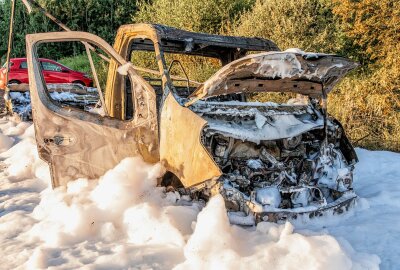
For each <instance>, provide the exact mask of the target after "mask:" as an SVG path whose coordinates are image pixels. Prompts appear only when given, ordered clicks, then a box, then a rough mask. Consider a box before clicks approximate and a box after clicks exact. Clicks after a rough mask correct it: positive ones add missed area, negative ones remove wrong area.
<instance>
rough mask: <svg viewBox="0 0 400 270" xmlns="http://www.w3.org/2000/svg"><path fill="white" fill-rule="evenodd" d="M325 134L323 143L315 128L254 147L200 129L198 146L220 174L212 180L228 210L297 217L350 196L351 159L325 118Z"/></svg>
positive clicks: (339, 134)
mask: <svg viewBox="0 0 400 270" xmlns="http://www.w3.org/2000/svg"><path fill="white" fill-rule="evenodd" d="M327 131H328V136H327V139H326V140H325V130H324V129H323V128H322V129H321V128H319V129H313V130H310V131H307V132H304V133H302V134H299V135H297V136H294V137H290V138H283V139H277V140H264V141H260V142H259V143H255V142H250V141H244V140H241V139H235V138H232V137H229V136H226V134H224V135H222V134H218V133H216V132H215V131H212V130H209V129H207V128H206V129H204V131H203V134H202V143H203V145H204V146H205V147H206V148H207V150H208V151H209V153H210V154H211V155H212V156H213V158H214V160H215V162H216V163H217V164H218V166H219V167H220V169H221V171H222V172H223V174H222V176H221V177H220V178H219V180H218V181H219V182H220V185H221V188H220V193H221V194H222V195H223V196H224V198H225V202H226V207H227V209H228V211H232V212H238V211H240V212H244V213H246V214H250V213H251V214H253V215H256V216H257V214H261V213H263V212H266V211H272V212H278V211H294V212H302V211H308V210H312V209H318V208H321V207H325V206H327V205H329V204H332V203H334V202H335V201H337V200H338V199H339V200H340V199H341V197H345V196H344V195H346V194H348V193H353V192H352V179H353V169H354V167H353V163H355V160H348V159H349V158H347V159H346V158H345V156H344V154H343V153H342V151H341V148H343V145H342V144H343V137H344V136H345V135H344V133H343V128H342V127H341V126H340V124H338V123H336V122H335V121H334V120H333V119H331V118H328V121H327ZM344 152H345V151H344ZM346 156H347V157H348V156H349V155H346ZM264 220H265V218H264Z"/></svg>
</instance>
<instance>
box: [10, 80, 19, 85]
mask: <svg viewBox="0 0 400 270" xmlns="http://www.w3.org/2000/svg"><path fill="white" fill-rule="evenodd" d="M20 83H21V82H20V81H18V80H10V81H8V84H20Z"/></svg>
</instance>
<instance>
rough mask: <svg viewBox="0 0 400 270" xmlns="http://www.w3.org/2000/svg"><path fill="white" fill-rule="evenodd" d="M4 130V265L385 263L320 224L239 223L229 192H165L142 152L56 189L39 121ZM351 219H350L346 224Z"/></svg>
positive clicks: (0, 235)
mask: <svg viewBox="0 0 400 270" xmlns="http://www.w3.org/2000/svg"><path fill="white" fill-rule="evenodd" d="M0 130H1V133H0V134H1V135H0V148H1V150H2V151H3V153H2V154H1V155H0V157H1V158H2V160H3V164H4V171H3V173H2V175H1V176H0V248H1V250H2V256H0V265H2V267H4V268H5V269H13V268H21V269H23V268H27V269H41V268H48V267H55V268H62V269H65V268H73V269H76V268H84V269H127V268H129V267H132V268H134V269H171V268H176V269H263V268H271V269H298V268H299V265H301V268H303V269H378V268H379V264H380V259H379V257H378V256H376V255H370V254H367V253H360V252H357V251H355V250H353V248H352V247H351V246H350V244H349V243H348V242H347V241H346V240H344V239H343V238H339V239H336V238H335V237H334V236H331V235H329V234H328V232H327V231H326V230H324V231H321V229H320V228H316V229H314V231H309V230H308V231H305V230H304V229H303V231H301V233H300V232H299V231H296V229H295V227H293V225H292V224H290V223H286V224H283V225H278V224H273V223H267V222H262V223H259V224H258V225H257V227H256V228H241V227H237V226H232V225H230V224H229V220H228V218H227V215H226V209H225V206H224V201H223V199H222V197H220V196H215V197H213V198H212V199H211V200H210V201H209V202H208V203H207V205H206V206H205V207H204V208H202V206H201V205H200V204H198V203H191V202H189V201H187V200H185V198H181V197H180V196H179V194H176V193H172V192H169V193H165V192H164V190H163V189H162V188H159V187H156V182H157V178H158V177H160V176H161V175H162V174H163V173H164V169H163V168H162V166H161V165H160V164H155V165H150V164H146V163H145V162H143V161H142V159H141V158H139V157H132V158H127V159H125V160H123V161H121V163H120V164H118V165H117V166H116V167H115V168H114V169H112V170H110V171H108V172H107V173H106V174H105V175H104V176H102V177H100V179H98V180H90V181H89V180H87V179H78V180H77V181H74V182H71V183H70V184H69V185H68V186H67V187H65V188H57V189H56V190H52V189H51V187H50V176H49V170H48V166H47V165H46V164H45V163H44V162H43V161H41V160H40V159H39V158H38V154H37V150H36V145H35V141H34V131H33V126H30V127H28V126H27V125H24V124H17V123H15V122H14V121H9V120H6V119H2V120H0ZM11 130H14V131H13V132H11ZM5 134H9V135H5ZM12 144H14V145H13V146H12ZM11 146H12V147H11ZM364 154H368V153H364ZM398 172H399V171H398ZM399 174H400V173H399ZM357 211H368V210H365V208H362V209H359V210H357ZM349 216H350V217H346V216H345V217H342V218H343V220H344V221H345V222H346V220H350V219H351V215H349ZM336 219H337V218H336ZM311 222H313V221H311ZM317 223H318V221H317ZM302 226H303V227H304V226H305V228H307V226H306V225H304V224H302ZM345 230H346V229H343V230H342V231H341V232H344V231H345ZM347 230H348V233H349V234H352V233H353V231H354V230H353V228H351V227H348V228H347ZM358 240H359V241H362V237H360V239H358ZM353 243H355V245H356V246H357V247H359V246H360V244H359V243H358V242H357V241H353ZM353 246H354V245H353ZM356 250H357V248H356ZM369 253H370V252H369Z"/></svg>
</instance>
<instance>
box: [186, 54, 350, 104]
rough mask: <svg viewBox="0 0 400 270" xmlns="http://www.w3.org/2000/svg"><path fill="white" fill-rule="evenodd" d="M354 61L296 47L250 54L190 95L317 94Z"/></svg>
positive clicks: (326, 87) (330, 88)
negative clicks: (282, 50) (295, 48)
mask: <svg viewBox="0 0 400 270" xmlns="http://www.w3.org/2000/svg"><path fill="white" fill-rule="evenodd" d="M357 66H358V64H357V63H355V62H353V61H351V60H349V59H346V58H343V57H340V56H336V55H330V54H320V53H305V52H301V51H299V50H287V51H284V52H264V53H259V54H251V55H248V56H245V57H243V58H240V59H238V60H236V61H233V62H231V63H229V64H228V65H226V66H224V67H223V68H222V69H220V70H219V71H218V72H217V73H215V74H214V75H213V76H212V77H211V78H210V79H208V80H207V81H206V82H204V83H203V84H202V85H201V86H200V87H199V88H197V89H196V91H195V92H194V93H193V94H192V95H191V96H190V97H189V98H190V99H191V100H190V101H189V102H188V103H187V104H186V105H187V106H188V105H190V104H193V103H194V102H196V101H197V100H199V99H203V98H208V97H213V96H219V95H226V94H232V93H257V92H291V93H297V94H302V95H307V96H311V97H320V96H321V95H322V89H324V90H325V92H326V93H327V94H328V93H329V92H330V91H331V90H332V88H333V87H334V86H335V85H336V83H338V82H339V81H340V80H341V79H342V78H343V77H344V76H345V75H346V74H347V73H348V72H349V71H351V70H352V69H354V68H356V67H357Z"/></svg>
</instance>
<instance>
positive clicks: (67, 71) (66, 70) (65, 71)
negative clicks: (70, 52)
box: [61, 69, 69, 73]
mask: <svg viewBox="0 0 400 270" xmlns="http://www.w3.org/2000/svg"><path fill="white" fill-rule="evenodd" d="M61 72H62V73H69V70H68V69H62V70H61Z"/></svg>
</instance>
